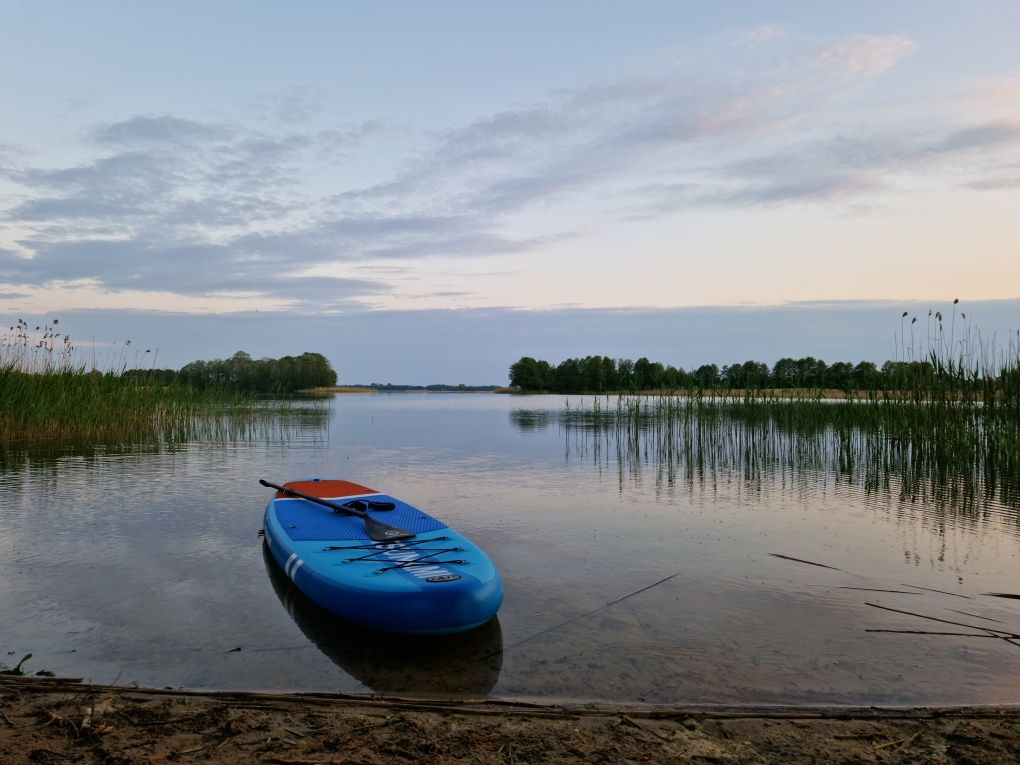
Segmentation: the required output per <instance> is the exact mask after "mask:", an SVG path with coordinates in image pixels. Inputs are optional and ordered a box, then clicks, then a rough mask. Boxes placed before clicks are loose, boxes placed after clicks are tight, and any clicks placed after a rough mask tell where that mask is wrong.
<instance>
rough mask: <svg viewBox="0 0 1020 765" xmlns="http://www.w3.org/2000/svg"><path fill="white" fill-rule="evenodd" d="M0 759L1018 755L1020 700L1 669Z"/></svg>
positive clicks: (299, 764)
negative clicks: (102, 677)
mask: <svg viewBox="0 0 1020 765" xmlns="http://www.w3.org/2000/svg"><path fill="white" fill-rule="evenodd" d="M0 761H2V762H3V763H7V764H9V765H21V764H22V763H25V764H27V763H63V762H80V763H135V762H138V763H152V762H163V761H169V762H175V763H188V762H209V763H229V764H230V765H240V764H241V763H256V762H258V763H281V764H282V765H306V764H312V763H337V764H338V765H339V764H340V763H349V764H350V765H368V764H372V765H378V764H380V763H404V762H407V763H410V762H414V763H483V764H484V763H507V764H508V765H511V764H513V763H522V764H523V763H552V764H554V765H561V764H563V763H613V764H614V765H615V764H616V763H772V762H775V763H825V765H833V764H834V763H851V762H853V763H900V762H917V763H954V764H955V765H964V764H967V763H974V765H977V764H978V763H981V765H988V764H989V763H1016V762H1018V761H1020V707H1010V708H995V709H991V708H957V709H877V708H863V709H754V708H741V709H703V708H693V707H691V708H681V707H678V708H663V707H633V708H630V707H609V706H604V705H591V704H589V705H578V706H576V707H563V706H539V705H532V704H523V703H513V702H497V701H492V700H481V701H442V702H437V701H427V700H408V699H378V698H372V697H367V696H366V697H360V696H359V697H352V696H334V695H322V694H263V693H200V692H184V691H179V690H169V689H168V690H157V689H140V688H123V687H114V686H98V685H86V684H83V683H79V682H77V681H73V680H60V679H45V678H32V677H27V678H26V677H12V676H0Z"/></svg>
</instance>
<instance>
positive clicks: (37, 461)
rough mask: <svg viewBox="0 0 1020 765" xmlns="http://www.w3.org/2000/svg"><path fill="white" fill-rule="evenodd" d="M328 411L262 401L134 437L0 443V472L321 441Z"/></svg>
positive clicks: (305, 402)
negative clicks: (219, 447)
mask: <svg viewBox="0 0 1020 765" xmlns="http://www.w3.org/2000/svg"><path fill="white" fill-rule="evenodd" d="M330 413H331V412H330V407H329V403H328V402H324V401H321V400H314V399H293V400H280V401H265V402H262V403H261V404H260V405H257V406H255V407H252V408H248V409H243V410H236V411H233V412H224V413H220V414H202V415H195V416H193V417H192V418H191V419H189V420H188V421H187V422H184V423H182V424H179V425H174V426H173V427H168V428H165V429H163V430H160V431H154V432H149V433H146V434H145V438H142V439H139V440H137V441H130V442H124V441H115V442H105V441H98V442H97V441H84V442H70V443H68V442H61V443H57V444H52V445H47V444H40V443H36V442H33V443H32V444H31V445H25V444H19V443H18V442H17V441H14V442H6V443H3V442H0V473H13V472H16V471H18V470H21V469H23V468H25V467H28V466H31V467H32V468H33V469H34V468H39V467H47V466H48V467H50V468H53V467H54V466H56V464H57V463H58V462H59V461H61V460H66V459H75V460H84V461H86V463H88V462H92V461H96V460H100V459H106V458H109V457H114V456H118V455H120V456H130V455H146V454H149V455H157V454H175V453H178V452H180V451H181V450H183V449H185V448H187V446H188V444H195V443H203V444H233V445H236V444H263V445H274V444H275V445H279V446H298V445H323V444H325V443H326V442H327V441H328V439H329V420H330Z"/></svg>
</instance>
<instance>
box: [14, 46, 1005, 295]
mask: <svg viewBox="0 0 1020 765" xmlns="http://www.w3.org/2000/svg"><path fill="white" fill-rule="evenodd" d="M736 39H737V42H738V43H739V44H740V45H741V46H742V47H741V49H740V55H739V61H738V62H737V63H736V64H733V65H729V64H727V63H725V62H721V61H720V57H719V47H720V46H719V44H718V41H716V44H715V47H711V46H710V47H709V49H706V50H695V51H684V52H681V55H676V56H673V57H660V58H657V59H655V60H653V61H650V62H648V63H647V65H646V66H644V67H643V68H639V69H636V70H634V71H631V72H629V73H625V74H611V75H608V76H605V77H603V78H601V79H593V80H590V81H587V82H584V83H579V84H575V85H573V86H570V87H563V88H560V89H558V90H554V91H551V92H548V93H546V94H544V95H540V96H537V97H535V98H534V99H532V100H531V101H528V102H524V103H519V104H515V105H512V106H509V107H508V108H506V109H502V110H498V111H495V112H493V113H490V114H482V115H479V116H478V117H477V118H475V119H472V120H467V121H465V122H464V123H463V124H459V125H452V126H449V127H448V128H446V129H444V130H437V131H433V132H431V133H427V134H422V135H419V136H412V137H411V138H412V140H410V141H407V140H405V141H403V142H398V143H394V144H392V146H391V145H390V144H389V143H387V144H385V145H382V146H380V145H373V146H370V148H371V149H372V150H374V151H385V152H386V158H387V160H389V159H390V153H391V152H395V151H397V150H400V151H402V152H403V154H401V155H400V156H399V159H398V160H397V161H396V162H395V166H396V167H397V168H398V169H397V170H396V171H395V172H393V173H392V174H390V175H388V176H385V175H380V176H378V177H374V178H372V182H368V181H367V180H362V181H360V182H357V181H354V180H352V179H349V178H347V177H346V175H345V173H344V169H345V168H344V167H343V166H341V165H328V163H329V162H338V161H341V160H343V158H344V157H346V156H349V155H350V156H353V155H354V154H355V153H356V152H359V151H367V149H366V148H365V146H366V144H369V145H371V143H372V142H373V141H376V142H377V144H379V143H381V142H379V141H378V140H377V139H379V137H380V136H381V135H382V134H383V131H384V130H386V126H385V124H384V123H383V122H382V121H380V120H377V119H372V118H371V115H368V116H367V117H366V118H359V119H355V120H352V121H348V122H338V123H333V122H327V121H325V119H326V118H325V117H324V116H323V115H324V110H323V109H321V108H319V107H320V106H321V104H320V103H319V96H317V95H316V94H315V93H314V92H312V91H308V90H300V89H299V90H297V91H292V92H289V93H285V94H283V95H282V96H281V97H280V98H279V99H278V103H277V104H276V105H275V106H274V105H272V104H266V103H262V104H261V107H260V108H262V111H263V112H264V113H265V114H272V113H273V110H274V109H279V110H281V111H282V112H285V113H287V114H289V115H291V116H293V117H295V119H292V120H288V121H286V122H281V121H275V122H274V121H269V122H255V123H248V124H237V123H235V122H231V121H229V120H216V121H213V120H202V119H193V118H186V117H182V116H178V115H173V114H143V115H133V116H130V117H128V118H126V119H123V120H119V121H113V122H108V123H105V124H102V125H97V126H94V127H93V128H91V129H90V130H87V131H85V133H84V135H85V137H86V144H85V147H84V148H85V150H86V151H87V152H88V158H87V159H85V160H83V161H81V162H79V163H77V164H69V165H67V166H62V167H20V168H19V167H14V168H12V167H10V166H9V163H7V164H8V166H7V167H6V169H0V174H3V175H4V177H6V178H7V179H8V180H9V181H13V182H15V183H17V184H19V185H20V187H21V188H22V189H23V190H24V193H22V194H21V195H20V198H19V199H17V200H16V201H15V202H14V203H12V204H11V206H10V207H9V208H8V209H7V210H6V211H0V220H3V221H5V222H7V223H9V224H12V229H13V228H15V227H16V229H17V230H18V231H20V232H22V233H21V234H20V235H19V238H18V241H17V242H16V245H17V246H18V247H20V248H22V249H23V250H25V251H28V252H30V253H32V255H33V257H31V258H29V259H25V258H21V257H16V256H14V255H12V254H11V252H10V251H8V252H6V253H4V252H0V276H2V277H3V278H4V279H6V280H8V281H11V282H12V283H15V284H17V283H24V284H44V283H46V282H47V281H49V280H58V279H75V278H94V279H97V280H98V281H99V283H100V284H102V285H103V287H104V288H106V289H111V290H116V289H138V288H145V286H146V285H154V286H156V285H158V287H159V288H160V289H173V290H177V291H179V292H180V293H181V294H184V295H208V294H215V293H221V292H230V291H254V292H258V293H261V294H265V295H267V296H275V297H285V298H286V299H288V300H301V299H303V298H302V297H301V296H307V295H309V294H311V292H312V290H311V287H310V286H308V285H309V283H308V282H305V281H302V279H303V278H304V276H303V275H304V274H309V273H316V272H324V271H323V270H324V269H325V270H329V269H330V268H332V269H333V271H334V272H336V271H337V270H338V267H340V266H343V265H345V264H365V263H371V262H384V263H389V262H391V261H411V260H414V259H421V258H434V257H448V258H454V259H464V258H476V257H481V256H487V255H492V254H515V253H528V252H535V251H540V250H543V249H546V250H548V249H550V246H551V245H552V244H554V243H556V242H561V241H565V240H567V239H570V238H572V237H576V236H578V235H579V234H580V232H582V231H583V230H584V228H585V226H586V225H588V224H589V221H591V220H596V221H599V220H603V219H604V218H605V217H606V216H609V217H610V218H622V217H627V216H631V217H655V216H665V215H671V214H674V213H675V212H676V211H678V210H683V209H695V208H704V207H706V206H712V207H718V208H730V209H733V208H748V207H756V206H762V205H769V206H776V205H783V204H820V205H831V206H834V207H836V206H840V207H842V208H843V209H845V206H847V205H853V204H857V203H858V202H859V201H860V200H867V201H870V200H871V199H872V198H874V197H876V196H879V195H883V194H889V193H891V192H892V191H893V190H894V189H895V187H896V179H897V176H898V174H899V173H904V172H915V173H916V172H923V173H934V172H937V171H938V169H939V168H940V167H945V166H946V163H949V162H951V161H952V160H953V158H954V157H959V156H962V155H963V154H964V153H965V152H970V153H971V154H974V153H982V152H984V153H986V155H987V160H988V164H989V169H988V172H987V173H986V172H985V170H986V168H985V167H984V165H983V164H982V163H970V170H969V171H968V172H969V175H968V177H967V178H966V179H965V180H964V181H963V183H966V184H970V187H972V188H979V187H980V186H977V185H974V184H981V183H985V184H991V183H995V182H1000V183H1002V182H1008V178H1009V174H1008V173H1006V174H1003V173H1002V172H1001V171H1000V172H999V173H998V174H997V175H996V174H992V173H991V170H990V166H991V165H992V164H993V163H994V161H996V160H997V159H1000V158H1001V152H1006V151H1010V150H1012V148H1013V147H1014V146H1015V145H1016V142H1017V138H1018V135H1020V132H1018V128H1017V126H1016V125H1015V124H1014V123H1010V122H1008V121H1006V120H994V119H993V120H984V121H975V123H973V124H968V123H967V122H966V121H965V120H963V119H960V120H958V121H956V122H946V123H944V124H942V125H923V124H913V125H908V126H907V127H903V126H902V125H899V124H893V123H892V122H891V121H888V122H883V115H882V112H881V111H880V110H879V109H875V110H873V111H872V112H871V113H870V114H869V120H870V123H871V124H869V126H868V128H867V129H866V130H863V129H861V126H860V124H854V123H853V120H852V118H847V117H845V116H844V117H843V118H842V121H838V120H834V119H833V118H832V114H833V113H834V111H838V110H835V109H834V107H833V103H834V102H838V101H839V99H840V98H843V97H846V96H849V95H851V94H853V95H854V96H855V97H859V94H860V91H861V87H862V86H863V85H865V84H867V83H868V82H870V81H872V80H873V79H874V78H876V77H878V76H880V75H882V74H884V73H886V72H888V71H889V70H890V69H891V68H893V67H895V66H896V65H897V64H898V63H899V62H900V61H902V60H903V58H904V57H906V56H908V55H910V54H911V53H912V52H913V51H914V50H915V48H916V45H915V43H914V42H913V41H911V40H908V39H906V38H904V37H901V36H897V35H860V36H855V37H850V38H845V39H840V40H834V41H828V42H821V43H820V42H818V41H817V40H812V39H809V38H807V37H805V36H802V35H796V34H793V33H792V32H789V31H788V30H785V29H783V28H779V27H760V28H757V29H753V30H750V31H747V32H745V33H743V36H742V37H741V36H740V35H738V36H737V38H736ZM724 42H726V41H724ZM733 42H734V38H730V39H729V41H728V42H726V44H727V45H728V46H729V48H728V50H732V48H733V45H732V44H733ZM723 47H725V46H723ZM298 116H300V117H302V119H296V117H298ZM362 116H363V115H359V117H362ZM848 119H849V120H850V124H848V122H847V120H848ZM848 136H850V137H848ZM359 159H363V158H359ZM940 163H943V164H941V165H940ZM362 164H367V163H365V162H364V161H363V162H362ZM3 165H4V163H2V162H0V166H3ZM327 165H328V167H327ZM1000 166H1001V163H1000ZM361 177H362V178H369V177H371V176H370V175H369V174H365V175H363V176H361ZM310 178H311V179H314V182H313V181H310V180H309V179H310ZM989 187H990V186H989ZM534 211H538V212H540V213H547V212H549V211H554V212H558V213H559V215H558V216H557V215H548V216H547V217H548V218H549V219H556V220H558V221H560V222H557V223H555V224H549V223H546V224H544V227H543V226H528V227H525V226H520V225H518V222H519V221H520V220H521V219H522V218H523V217H524V216H525V215H527V214H529V213H532V212H534ZM12 244H15V243H12ZM317 270H318V271H317ZM269 274H271V275H272V277H271V278H267V275H269ZM388 278H391V275H387V274H385V273H382V272H380V273H379V275H378V278H376V279H363V280H359V279H345V280H333V281H332V282H325V283H326V284H328V285H331V287H330V288H326V289H324V290H322V292H321V294H322V295H323V296H324V297H323V298H321V299H328V296H329V295H331V294H334V295H336V296H338V299H339V300H349V299H356V298H357V296H358V294H359V291H360V294H361V295H362V296H370V295H373V294H379V293H380V292H381V291H385V290H386V289H387V287H386V280H387V279H388ZM19 280H21V281H19ZM316 294H317V295H318V294H319V293H316ZM316 299H319V298H316ZM295 305H298V304H297V303H295Z"/></svg>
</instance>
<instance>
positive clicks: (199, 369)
mask: <svg viewBox="0 0 1020 765" xmlns="http://www.w3.org/2000/svg"><path fill="white" fill-rule="evenodd" d="M123 376H125V377H137V378H139V379H140V380H145V381H150V382H159V383H175V382H176V383H181V384H183V385H187V386H189V387H192V388H197V389H200V390H201V389H207V388H224V389H229V390H235V391H240V392H244V393H294V392H296V391H299V390H305V389H308V388H322V387H329V386H333V385H336V381H337V374H336V372H335V371H334V370H333V367H332V366H331V365H330V363H329V360H328V359H326V357H325V356H323V355H322V354H321V353H310V352H306V353H302V354H301V355H300V356H283V357H282V358H279V359H270V358H264V359H253V358H252V357H251V356H250V355H249V354H247V353H245V352H244V351H238V352H237V353H235V354H234V355H233V356H231V357H230V358H229V359H214V360H212V361H192V362H190V363H189V364H185V365H184V366H183V367H181V369H180V370H175V369H129V370H126V371H125V372H124V373H123Z"/></svg>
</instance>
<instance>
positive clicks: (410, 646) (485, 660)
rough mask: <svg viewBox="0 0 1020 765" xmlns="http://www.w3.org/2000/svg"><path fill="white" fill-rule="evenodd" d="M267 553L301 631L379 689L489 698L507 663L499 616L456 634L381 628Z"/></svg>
mask: <svg viewBox="0 0 1020 765" xmlns="http://www.w3.org/2000/svg"><path fill="white" fill-rule="evenodd" d="M262 557H263V560H264V561H265V564H266V571H267V572H268V573H269V580H270V581H271V582H272V585H273V590H274V591H275V592H276V594H277V596H278V597H279V598H280V602H281V603H283V605H284V607H285V608H286V609H287V613H289V614H290V615H291V618H293V619H294V621H295V623H296V624H297V625H298V627H299V628H300V629H301V631H302V632H303V633H304V634H305V635H306V636H307V637H308V639H309V640H311V641H312V642H313V643H314V644H315V645H316V646H317V647H318V648H319V650H321V651H322V652H323V653H324V654H326V656H328V657H329V658H330V660H332V661H333V663H334V664H336V665H337V666H338V667H340V668H341V669H342V670H343V671H344V672H346V673H347V674H348V675H350V676H351V677H353V678H355V679H356V680H358V681H359V682H361V683H362V684H363V685H366V686H368V687H369V688H371V689H372V690H373V691H375V692H377V693H409V694H414V695H419V696H457V697H463V696H485V695H487V694H488V693H489V692H490V691H491V690H492V688H493V686H495V684H496V681H497V680H498V679H499V673H500V670H501V668H502V665H503V658H502V654H503V633H502V630H501V629H500V625H499V617H493V618H492V619H490V620H489V621H488V622H486V623H485V624H483V625H482V626H481V627H479V628H478V629H475V630H471V631H470V632H464V633H460V634H456V635H437V636H430V635H403V634H396V633H389V632H380V631H378V630H373V629H369V628H367V627H362V626H360V625H357V624H354V623H353V622H349V621H347V620H345V619H341V618H340V617H338V616H334V615H333V614H331V613H330V612H328V611H326V610H325V609H323V608H320V607H319V606H318V605H316V604H315V603H313V602H312V601H311V600H309V599H308V598H307V597H305V596H304V595H303V594H302V593H301V592H300V591H299V590H298V589H297V587H295V586H294V585H293V584H292V583H291V581H290V579H288V578H287V575H286V574H284V572H283V571H282V570H281V569H280V567H279V566H278V565H277V564H276V561H274V560H273V556H272V553H270V552H269V548H268V546H267V545H263V546H262Z"/></svg>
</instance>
